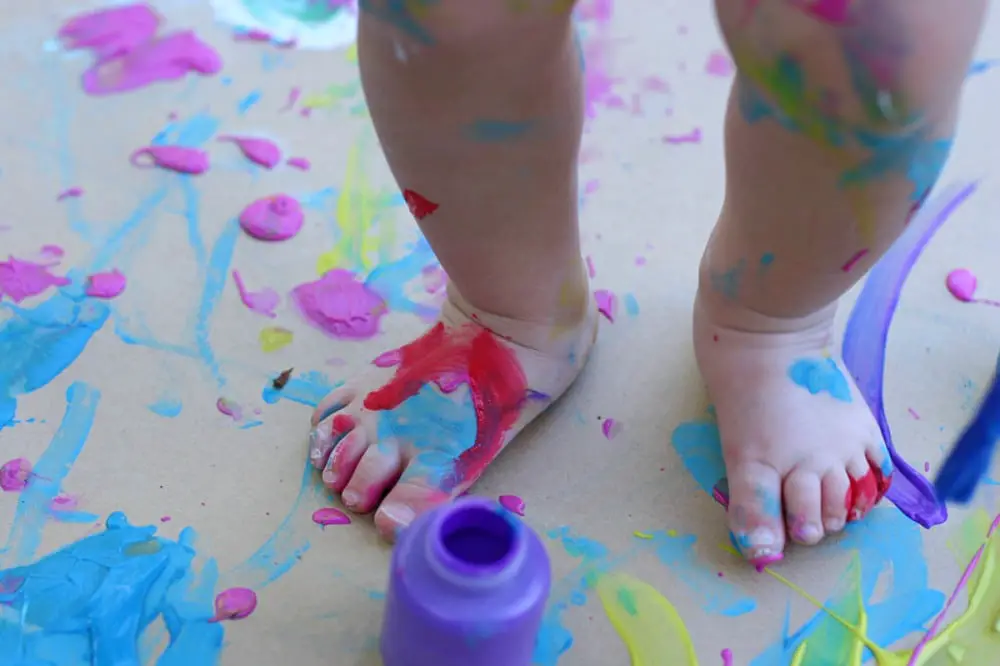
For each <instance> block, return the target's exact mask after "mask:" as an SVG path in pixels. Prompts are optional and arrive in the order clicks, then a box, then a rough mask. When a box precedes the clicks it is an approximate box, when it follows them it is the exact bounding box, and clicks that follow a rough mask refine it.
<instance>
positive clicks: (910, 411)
mask: <svg viewBox="0 0 1000 666" xmlns="http://www.w3.org/2000/svg"><path fill="white" fill-rule="evenodd" d="M906 411H908V412H909V413H910V416H912V417H913V418H915V419H916V420H918V421H919V420H920V414H917V411H916V410H915V409H913V407H907V408H906Z"/></svg>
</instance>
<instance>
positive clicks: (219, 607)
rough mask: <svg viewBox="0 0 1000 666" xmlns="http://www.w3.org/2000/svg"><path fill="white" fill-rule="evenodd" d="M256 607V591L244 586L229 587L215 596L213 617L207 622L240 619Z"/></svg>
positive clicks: (247, 615)
mask: <svg viewBox="0 0 1000 666" xmlns="http://www.w3.org/2000/svg"><path fill="white" fill-rule="evenodd" d="M256 608H257V593H256V592H254V591H253V590H251V589H249V588H246V587H231V588H229V589H228V590H223V591H222V592H220V593H219V594H218V595H217V596H216V597H215V617H213V618H211V619H210V620H209V622H219V621H220V620H242V619H243V618H245V617H249V616H250V614H251V613H253V612H254V610H255V609H256Z"/></svg>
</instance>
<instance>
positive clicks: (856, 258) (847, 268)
mask: <svg viewBox="0 0 1000 666" xmlns="http://www.w3.org/2000/svg"><path fill="white" fill-rule="evenodd" d="M866 254H868V248H865V249H863V250H858V251H857V252H855V253H854V256H853V257H851V258H850V259H848V260H847V261H846V262H845V263H844V265H843V266H841V267H840V270H842V271H843V272H845V273H850V272H851V269H852V268H854V265H855V264H857V263H858V262H859V261H861V259H862V258H863V257H864V256H865V255H866Z"/></svg>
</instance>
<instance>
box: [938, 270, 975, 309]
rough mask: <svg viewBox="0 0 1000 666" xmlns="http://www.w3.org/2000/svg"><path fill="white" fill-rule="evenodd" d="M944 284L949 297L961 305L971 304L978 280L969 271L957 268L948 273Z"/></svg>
mask: <svg viewBox="0 0 1000 666" xmlns="http://www.w3.org/2000/svg"><path fill="white" fill-rule="evenodd" d="M944 283H945V286H946V287H948V291H949V292H951V295H952V296H954V297H955V298H957V299H958V300H960V301H962V302H963V303H971V302H972V301H974V300H975V296H976V287H977V286H978V280H977V279H976V276H975V275H974V274H973V273H972V271H970V270H969V269H967V268H957V269H955V270H953V271H952V272H950V273H948V277H947V278H945V281H944Z"/></svg>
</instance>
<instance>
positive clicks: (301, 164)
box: [285, 157, 312, 171]
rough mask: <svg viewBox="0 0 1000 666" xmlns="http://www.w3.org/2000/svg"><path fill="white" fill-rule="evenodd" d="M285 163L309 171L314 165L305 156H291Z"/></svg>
mask: <svg viewBox="0 0 1000 666" xmlns="http://www.w3.org/2000/svg"><path fill="white" fill-rule="evenodd" d="M285 164H287V165H288V166H290V167H293V168H295V169H298V170H300V171H308V170H309V169H310V168H311V167H312V164H311V163H310V162H309V160H307V159H306V158H304V157H290V158H288V161H287V162H285Z"/></svg>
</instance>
